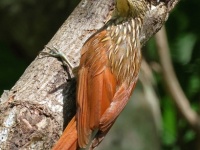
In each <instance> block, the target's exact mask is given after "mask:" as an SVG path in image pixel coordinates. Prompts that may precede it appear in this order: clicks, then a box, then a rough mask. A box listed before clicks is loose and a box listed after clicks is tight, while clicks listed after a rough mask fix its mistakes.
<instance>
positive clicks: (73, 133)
mask: <svg viewBox="0 0 200 150" xmlns="http://www.w3.org/2000/svg"><path fill="white" fill-rule="evenodd" d="M77 139H78V136H77V129H76V120H75V117H73V118H72V120H71V121H70V122H69V124H68V125H67V127H66V129H65V130H64V132H63V134H62V135H61V137H60V139H59V140H58V141H57V143H56V144H55V145H54V147H53V149H52V150H77V149H78V143H77Z"/></svg>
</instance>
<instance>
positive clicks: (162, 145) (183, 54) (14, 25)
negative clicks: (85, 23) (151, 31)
mask: <svg viewBox="0 0 200 150" xmlns="http://www.w3.org/2000/svg"><path fill="white" fill-rule="evenodd" d="M79 1H80V0H58V1H54V0H45V1H39V0H15V1H12V0H1V1H0V94H1V93H3V90H9V89H10V88H11V87H12V86H13V85H14V84H15V82H16V81H17V80H18V79H19V77H20V76H21V75H22V73H23V72H24V70H25V69H26V68H27V66H28V65H29V64H30V62H32V61H33V60H34V58H35V57H36V56H37V54H38V53H39V51H40V50H42V49H43V47H44V45H46V44H47V42H48V41H49V40H50V39H51V38H52V36H53V35H54V34H55V32H56V31H57V30H58V28H59V27H60V26H61V25H62V23H63V22H64V20H65V19H66V18H67V16H68V15H69V14H70V13H71V12H72V10H73V9H74V8H75V6H76V5H77V4H78V3H79ZM199 8H200V1H197V0H196V1H186V0H181V2H180V3H179V4H178V5H177V7H176V8H175V10H174V11H173V12H172V13H171V14H170V17H169V19H168V21H167V23H166V31H167V36H168V42H169V47H170V53H171V59H172V62H173V66H174V69H175V73H176V75H177V78H178V81H179V83H180V85H181V87H182V89H183V91H184V93H185V95H186V96H187V98H188V99H189V102H190V104H191V107H192V109H193V110H195V111H196V112H197V113H198V112H199V106H200V104H199V102H200V9H199ZM143 55H144V58H145V60H146V61H147V66H148V67H149V69H150V72H151V73H152V74H153V78H152V81H151V82H152V83H153V84H152V85H153V86H148V87H146V86H145V85H146V83H147V82H149V80H145V79H144V78H143V77H141V81H140V82H139V83H138V85H137V89H136V90H135V92H134V94H133V97H132V99H133V100H131V101H130V102H129V104H128V106H127V107H126V109H125V110H124V111H123V114H122V115H121V116H120V117H119V119H118V120H117V122H116V124H115V125H114V126H113V128H112V130H111V133H110V134H109V135H108V137H106V139H105V141H104V142H103V143H102V144H101V146H100V147H99V148H98V149H103V150H107V149H116V150H117V149H119V150H199V149H200V146H199V143H200V135H199V133H198V132H195V131H194V130H193V129H192V128H191V126H190V125H189V124H188V123H187V121H186V120H185V119H183V117H182V115H181V114H180V113H179V111H178V110H177V108H176V106H175V104H174V103H173V99H172V98H171V97H170V96H169V93H168V90H166V86H165V84H164V81H163V77H162V74H161V71H160V70H161V69H162V68H161V66H160V63H159V56H158V53H157V47H156V44H155V39H154V38H152V39H151V40H150V41H149V42H148V43H147V44H146V45H145V46H144V47H143ZM141 76H142V75H141ZM149 93H150V96H149ZM151 96H152V97H153V98H152V99H154V100H153V101H152V99H151Z"/></svg>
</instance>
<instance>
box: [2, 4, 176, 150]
mask: <svg viewBox="0 0 200 150" xmlns="http://www.w3.org/2000/svg"><path fill="white" fill-rule="evenodd" d="M177 2H178V0H173V1H170V2H169V3H168V5H165V4H164V3H161V4H160V5H158V6H157V7H155V8H152V10H151V11H149V12H148V13H147V15H146V17H145V20H144V28H143V32H142V34H141V43H142V44H145V42H146V41H148V39H149V38H150V37H152V36H153V35H154V34H155V33H156V32H157V31H158V30H159V29H160V28H161V27H162V25H163V24H164V22H165V21H166V20H167V18H168V14H169V12H170V11H171V9H172V8H173V7H174V6H175V4H176V3H177ZM113 4H114V0H101V1H99V0H82V1H81V2H80V4H79V5H78V6H77V8H76V9H75V10H74V11H73V13H72V14H71V15H70V16H69V17H68V19H67V20H66V21H65V22H64V24H63V25H62V26H61V27H60V29H59V30H58V31H57V33H56V34H55V35H54V37H53V38H52V39H51V40H50V42H49V43H48V44H47V46H48V47H50V48H54V47H55V48H57V49H58V50H60V51H62V52H64V54H65V55H66V56H67V58H68V59H69V60H70V62H71V64H73V67H76V66H78V64H79V59H80V50H81V47H82V45H83V44H84V42H85V41H86V40H87V39H88V37H90V36H91V35H92V34H93V33H94V32H96V31H97V30H98V29H99V28H101V27H102V26H103V25H104V24H105V22H106V21H108V19H109V17H110V14H111V12H112V10H113V6H114V5H113ZM43 51H48V50H47V49H44V50H43ZM68 71H69V73H67V72H68ZM68 71H66V68H64V67H63V66H62V63H61V62H60V61H58V60H57V59H56V58H53V57H46V56H44V55H41V54H40V55H38V56H37V57H36V59H35V60H34V61H33V62H32V63H31V64H30V65H29V66H28V68H27V69H26V70H25V72H24V74H23V75H22V76H21V77H20V79H19V80H18V81H17V83H16V84H15V85H14V86H13V88H12V89H11V90H10V91H5V92H4V93H3V95H2V96H1V98H0V114H1V115H0V150H1V149H2V150H9V149H12V150H14V149H35V150H40V149H50V148H51V147H52V146H53V144H54V143H55V142H56V140H58V138H59V136H60V135H61V133H62V130H63V126H65V125H66V124H67V123H68V121H69V120H70V119H71V117H72V116H73V115H74V114H75V92H76V90H75V87H76V84H75V83H76V82H75V80H74V79H70V80H68V78H69V76H72V77H73V74H72V71H71V70H68ZM69 74H70V75H69ZM63 118H65V119H63Z"/></svg>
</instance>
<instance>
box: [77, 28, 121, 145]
mask: <svg viewBox="0 0 200 150" xmlns="http://www.w3.org/2000/svg"><path fill="white" fill-rule="evenodd" d="M105 34H106V32H105V31H101V32H99V33H97V34H96V35H94V36H92V38H90V39H89V41H87V43H86V44H85V45H84V46H83V49H82V55H81V61H80V68H79V69H80V70H79V73H78V87H77V114H76V117H77V131H78V143H79V146H80V147H86V145H87V144H88V143H89V140H90V135H91V132H92V130H95V129H98V128H99V123H100V119H101V116H102V115H103V113H104V112H105V111H106V110H107V108H109V107H110V104H111V101H112V99H113V97H114V94H115V92H116V88H117V87H116V86H117V81H116V77H115V75H113V73H112V72H111V69H110V68H109V66H108V58H107V51H108V49H109V47H108V46H109V44H110V43H108V42H110V41H109V40H107V41H104V42H102V40H103V39H102V37H105Z"/></svg>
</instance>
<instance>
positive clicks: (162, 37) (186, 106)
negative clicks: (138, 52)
mask: <svg viewBox="0 0 200 150" xmlns="http://www.w3.org/2000/svg"><path fill="white" fill-rule="evenodd" d="M155 39H156V45H157V48H158V55H159V58H160V64H161V68H162V74H163V79H164V82H165V84H166V86H167V90H168V92H169V94H170V95H171V96H172V99H173V101H174V103H175V104H176V107H177V108H178V110H179V111H180V113H181V114H182V116H183V117H184V118H185V119H186V121H187V122H188V123H189V124H190V125H191V127H192V128H194V129H195V130H196V131H197V132H200V120H199V116H198V114H197V113H196V112H195V111H194V110H193V109H192V108H191V106H190V103H189V100H188V99H187V97H186V96H185V94H184V92H183V90H182V88H181V86H180V84H179V82H178V79H177V77H176V75H175V72H174V69H173V65H172V61H171V57H170V50H169V45H168V42H167V35H166V31H165V28H164V27H163V28H162V29H161V30H160V31H159V32H158V33H157V34H156V35H155Z"/></svg>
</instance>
